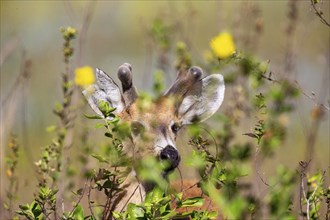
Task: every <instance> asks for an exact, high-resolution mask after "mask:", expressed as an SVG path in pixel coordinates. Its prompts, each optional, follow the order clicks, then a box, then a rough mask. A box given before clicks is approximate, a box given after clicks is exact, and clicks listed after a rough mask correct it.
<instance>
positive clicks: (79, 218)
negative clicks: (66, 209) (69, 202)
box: [73, 205, 84, 220]
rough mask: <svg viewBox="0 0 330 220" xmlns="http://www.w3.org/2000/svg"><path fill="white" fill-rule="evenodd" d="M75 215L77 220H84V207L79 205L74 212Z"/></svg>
mask: <svg viewBox="0 0 330 220" xmlns="http://www.w3.org/2000/svg"><path fill="white" fill-rule="evenodd" d="M73 217H74V219H75V220H84V209H83V208H82V207H81V205H78V206H77V207H76V209H75V210H74V212H73Z"/></svg>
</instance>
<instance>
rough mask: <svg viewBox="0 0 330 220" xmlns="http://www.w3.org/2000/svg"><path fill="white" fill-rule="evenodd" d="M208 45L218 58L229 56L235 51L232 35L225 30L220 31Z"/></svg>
mask: <svg viewBox="0 0 330 220" xmlns="http://www.w3.org/2000/svg"><path fill="white" fill-rule="evenodd" d="M210 47H211V49H212V51H213V52H214V54H215V55H216V56H217V57H219V58H220V59H225V58H227V57H230V56H231V55H233V53H235V50H236V47H235V44H234V40H233V37H232V36H231V34H230V33H229V32H227V31H225V32H222V33H220V34H219V35H218V36H216V37H214V38H213V39H212V40H211V41H210Z"/></svg>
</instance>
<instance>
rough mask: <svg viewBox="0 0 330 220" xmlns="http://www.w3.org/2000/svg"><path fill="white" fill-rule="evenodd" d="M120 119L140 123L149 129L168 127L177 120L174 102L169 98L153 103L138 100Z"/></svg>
mask: <svg viewBox="0 0 330 220" xmlns="http://www.w3.org/2000/svg"><path fill="white" fill-rule="evenodd" d="M121 118H122V119H123V120H127V121H140V122H143V123H144V124H146V125H148V126H149V127H151V128H156V127H158V126H165V125H169V124H170V123H171V122H172V121H174V120H176V119H177V118H176V115H175V108H174V102H173V100H171V99H170V98H162V99H160V100H156V101H154V102H150V101H145V100H140V99H138V100H136V102H135V103H133V104H132V105H131V106H130V108H129V110H128V111H127V112H125V113H124V115H122V116H121Z"/></svg>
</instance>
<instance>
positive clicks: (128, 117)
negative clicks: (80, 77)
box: [83, 63, 225, 212]
mask: <svg viewBox="0 0 330 220" xmlns="http://www.w3.org/2000/svg"><path fill="white" fill-rule="evenodd" d="M95 75H96V82H95V83H94V84H92V85H90V86H89V87H88V88H86V89H85V90H84V91H83V94H84V96H85V97H86V99H87V102H88V104H89V106H90V107H91V108H92V110H93V111H94V112H95V113H96V114H97V115H99V116H100V117H103V118H105V116H104V115H103V114H102V111H101V110H100V107H99V104H98V103H99V102H100V101H102V102H107V103H109V105H110V106H111V107H113V108H114V109H115V110H114V112H113V113H114V114H116V115H117V116H118V117H119V118H120V119H121V120H122V121H125V122H126V123H128V124H129V125H130V126H131V134H130V135H129V136H130V137H129V138H128V141H127V143H126V142H125V153H127V154H129V155H134V160H142V159H143V158H144V157H145V156H146V155H151V156H153V157H155V158H157V160H160V161H166V162H167V163H168V166H167V167H166V168H164V169H165V170H164V171H163V173H162V175H163V176H164V178H165V179H166V176H167V175H168V174H169V173H171V172H172V171H173V170H175V169H176V168H177V167H178V166H179V164H180V161H181V156H180V153H179V151H178V148H177V146H176V139H177V135H178V132H179V130H180V129H181V128H182V127H184V126H186V125H189V124H192V123H197V122H202V121H205V120H206V119H208V118H209V117H211V116H212V115H213V114H214V113H215V112H216V111H217V110H218V109H219V107H220V105H221V104H222V102H223V99H224V92H225V84H224V79H223V76H222V75H221V74H211V75H209V76H206V77H203V75H204V73H203V70H202V69H201V68H200V67H197V66H192V67H190V68H187V69H184V70H180V71H179V72H178V74H177V78H176V80H175V81H174V83H173V84H172V85H171V86H170V88H169V89H168V90H167V91H166V92H165V93H164V94H163V95H162V96H161V97H160V98H159V99H157V100H156V101H155V102H154V103H151V105H150V106H148V107H147V108H143V109H141V108H140V107H139V102H140V101H139V94H138V92H137V89H136V87H135V86H134V84H133V74H132V67H131V65H130V64H129V63H124V64H122V65H121V66H120V67H119V68H118V71H117V76H118V78H119V80H120V82H121V86H122V90H121V89H120V88H119V86H118V85H117V84H116V83H115V81H114V80H113V79H112V78H111V77H110V76H109V75H107V74H106V73H105V72H104V71H102V70H101V69H98V68H96V70H95ZM108 119H109V120H111V118H108ZM143 135H147V136H148V138H147V140H148V141H147V142H146V141H145V140H146V139H145V138H144V139H143V138H141V137H142V136H143ZM133 164H134V163H133ZM182 182H183V184H181V187H182V185H184V186H188V185H189V181H188V182H187V183H185V182H184V181H182ZM170 184H171V183H170ZM177 185H179V184H177ZM122 186H123V188H124V193H123V194H122V196H121V197H120V198H119V199H118V200H117V201H118V202H117V203H116V204H115V208H114V210H115V211H119V212H120V211H124V210H125V209H126V207H127V205H128V204H129V203H135V204H141V203H142V202H143V201H144V199H145V197H146V194H147V193H148V192H149V191H150V190H152V188H153V186H152V184H149V183H146V182H143V181H140V180H139V176H138V174H137V173H136V172H135V168H134V167H133V169H132V172H131V173H130V174H129V175H128V176H127V178H126V179H125V181H124V182H123V183H122ZM124 186H125V187H124ZM190 191H191V192H194V190H193V189H190ZM199 192H200V191H199Z"/></svg>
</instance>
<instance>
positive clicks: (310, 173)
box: [1, 0, 330, 220]
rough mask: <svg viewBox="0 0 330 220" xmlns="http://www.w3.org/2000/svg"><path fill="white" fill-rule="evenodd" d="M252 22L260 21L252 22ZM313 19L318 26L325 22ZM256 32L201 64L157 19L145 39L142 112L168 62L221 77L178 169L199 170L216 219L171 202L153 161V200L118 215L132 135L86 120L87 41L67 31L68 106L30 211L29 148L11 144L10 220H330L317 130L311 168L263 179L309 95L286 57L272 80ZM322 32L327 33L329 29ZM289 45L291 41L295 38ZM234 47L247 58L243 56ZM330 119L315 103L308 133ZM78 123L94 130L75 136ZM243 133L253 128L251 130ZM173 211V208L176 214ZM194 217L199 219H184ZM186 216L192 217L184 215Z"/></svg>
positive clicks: (224, 42) (310, 138)
mask: <svg viewBox="0 0 330 220" xmlns="http://www.w3.org/2000/svg"><path fill="white" fill-rule="evenodd" d="M295 4H296V3H295V1H290V3H289V9H290V10H291V13H293V14H291V16H289V21H288V28H289V29H290V28H291V29H294V28H295V25H296V24H295V22H296V20H295V19H296V16H295V15H294V13H295V7H296V5H295ZM311 4H312V6H313V8H314V9H315V10H320V9H317V8H316V5H318V4H319V2H318V1H315V0H314V1H313V0H312V3H311ZM91 10H92V9H91ZM317 12H319V11H317ZM87 15H90V14H89V13H87ZM252 15H253V16H257V14H256V13H254V14H252V12H251V16H252ZM317 15H318V16H322V13H317ZM87 17H88V16H87ZM321 18H322V19H325V18H324V17H323V16H322V17H321ZM86 22H89V20H88V19H86ZM255 22H256V28H255V29H254V30H253V31H251V32H249V33H245V35H244V34H243V36H240V37H237V38H235V37H233V34H232V33H230V32H228V31H224V32H221V33H220V34H219V35H218V36H216V37H215V38H214V39H212V40H211V41H210V49H208V50H207V51H205V52H204V58H203V60H198V59H195V58H194V56H193V55H192V54H191V51H190V47H189V46H188V45H189V42H186V41H185V40H181V39H176V38H174V37H173V36H174V35H173V34H172V33H173V31H175V30H174V27H173V26H172V24H171V23H170V22H169V21H168V20H166V18H164V19H161V18H157V19H155V20H154V22H153V23H152V25H151V26H150V27H149V29H148V30H147V33H148V37H149V38H148V39H150V41H151V42H152V43H151V44H152V45H153V48H154V50H155V51H158V53H157V58H158V60H157V68H158V69H157V70H155V71H154V84H153V93H151V94H150V93H146V92H144V93H141V94H140V95H141V96H142V97H143V102H142V104H141V105H142V106H143V105H144V104H147V103H148V102H150V101H153V100H156V99H157V98H158V96H159V95H160V94H162V91H163V90H164V88H165V86H164V84H165V81H166V77H167V75H166V74H167V71H168V69H169V66H171V63H170V62H169V61H170V60H174V62H173V63H174V64H173V65H172V66H173V68H174V69H175V70H177V71H178V70H180V69H182V68H187V67H190V66H191V65H195V64H198V65H200V66H201V67H202V68H203V69H204V70H205V72H207V73H209V74H212V73H219V72H220V73H224V77H225V82H226V89H227V92H226V94H225V96H226V99H225V102H226V103H225V106H224V107H221V108H220V110H219V112H218V113H217V114H216V115H215V116H213V117H212V118H211V119H210V120H209V121H210V122H209V123H208V124H205V123H204V124H193V125H191V126H189V127H187V130H186V132H187V133H188V135H189V141H188V143H186V145H188V146H190V147H191V149H192V150H191V151H189V154H190V155H188V156H187V157H186V158H184V159H183V162H182V164H183V166H187V167H190V169H194V170H196V173H197V175H196V182H195V185H196V186H198V187H200V188H201V189H202V191H203V195H206V196H208V197H210V198H211V199H212V201H213V202H214V203H215V204H216V206H217V207H218V208H217V210H208V209H200V208H199V207H201V206H202V205H203V204H204V203H205V199H204V197H203V196H202V195H201V197H194V198H184V197H183V192H179V193H174V192H172V191H171V190H170V189H169V187H168V185H167V182H166V181H164V179H163V178H162V177H161V175H160V173H161V170H162V169H163V167H164V166H166V165H164V164H162V163H160V162H158V161H157V160H155V159H154V158H153V157H150V158H146V159H145V160H143V161H142V162H141V164H139V171H138V172H139V174H140V175H141V177H142V178H144V180H148V181H153V182H155V183H156V185H157V186H156V187H155V188H154V189H153V190H152V191H151V192H150V193H148V195H147V197H146V199H145V201H144V203H142V204H128V207H127V210H125V211H123V212H114V210H113V206H112V205H113V203H114V199H115V198H116V197H117V196H118V195H119V194H120V193H121V192H122V189H121V188H120V184H121V183H122V182H123V180H124V179H125V177H126V176H127V174H128V173H129V172H130V170H131V164H130V163H131V161H132V160H131V159H130V157H129V156H128V155H125V153H124V151H123V144H124V141H125V137H127V136H128V134H129V133H130V132H131V128H130V127H129V126H128V125H127V124H125V123H123V122H122V121H121V120H120V118H119V117H118V116H117V115H115V114H114V113H113V111H114V110H115V109H113V108H111V106H109V105H108V104H107V103H105V102H104V103H102V102H101V103H99V106H100V108H101V110H102V113H103V114H104V115H105V116H107V117H108V118H110V119H102V118H101V117H99V116H95V115H88V114H86V112H87V111H88V110H87V109H88V108H87V107H86V106H87V105H86V102H85V101H83V97H82V96H81V95H80V91H81V89H82V88H84V87H86V86H87V85H88V84H91V83H93V82H94V79H93V74H91V71H93V70H92V69H91V68H90V67H89V66H85V64H84V65H81V66H84V67H82V68H81V67H79V68H74V64H73V62H72V59H73V58H74V57H75V56H78V55H77V54H76V51H79V50H78V49H76V48H75V47H74V45H75V41H76V40H78V41H79V42H81V41H80V39H81V38H84V36H81V35H83V34H84V32H86V31H87V30H86V29H82V31H77V30H76V29H75V28H72V27H66V28H61V30H60V32H61V34H62V39H63V41H64V43H63V49H62V54H63V61H64V67H63V69H64V70H63V73H62V74H60V75H59V77H58V78H59V79H61V90H62V97H61V101H59V102H57V103H55V107H54V109H53V113H54V115H56V117H57V121H58V123H57V124H56V125H51V126H49V127H48V128H47V131H48V132H49V133H50V134H51V135H53V138H52V140H51V141H50V143H49V144H48V145H46V146H45V147H43V148H42V151H41V154H40V156H39V159H38V160H37V161H35V162H34V164H35V173H36V175H37V179H38V181H37V185H36V187H35V191H34V192H35V193H34V197H33V198H31V199H30V201H29V202H28V203H27V204H22V202H21V201H20V200H19V197H20V195H19V194H18V181H19V178H20V174H19V173H18V170H17V164H18V163H20V156H21V154H22V153H24V151H23V145H24V143H20V142H19V141H18V138H17V137H16V136H15V135H11V137H10V139H9V142H8V143H7V145H8V147H7V148H6V154H5V155H6V157H5V161H6V166H5V168H6V177H5V181H6V182H8V184H6V187H7V188H6V194H5V195H6V196H5V197H3V201H2V202H3V206H4V208H5V217H6V218H7V219H91V220H92V219H172V218H178V219H180V218H184V217H190V218H191V219H200V220H202V219H205V220H206V219H217V216H220V217H221V218H224V219H328V220H330V187H329V181H328V180H329V173H328V172H329V170H328V169H329V168H317V169H315V167H313V166H312V164H313V162H314V161H313V159H314V158H313V152H314V151H315V148H314V146H315V139H316V136H317V129H315V131H312V132H311V133H310V134H308V135H307V138H306V142H307V143H306V146H307V147H306V149H305V150H306V156H305V160H301V161H300V162H298V163H297V164H295V166H296V168H295V169H291V168H289V167H286V166H283V165H281V164H273V167H274V170H275V173H274V174H273V175H272V176H268V177H266V176H265V175H264V174H263V171H262V170H263V169H262V167H263V165H264V163H265V161H267V160H268V159H270V158H272V157H273V156H274V154H275V153H276V152H277V151H278V150H279V149H280V148H282V147H283V145H284V143H285V142H286V141H287V140H288V139H290V138H291V137H290V133H289V131H288V126H289V125H288V118H290V117H291V116H292V114H293V113H295V111H297V104H296V101H297V100H298V99H299V98H301V97H303V98H309V95H308V94H307V93H306V91H304V90H303V88H301V87H300V86H299V85H298V84H297V83H296V82H295V81H294V80H293V78H292V77H291V76H292V74H293V71H294V68H295V67H294V58H293V57H292V56H291V55H290V53H291V52H292V51H290V48H288V51H287V59H286V62H287V63H285V64H284V67H283V71H284V72H285V73H286V75H287V77H281V75H280V74H277V73H276V72H274V71H273V70H272V69H271V61H269V60H262V59H260V58H258V57H257V55H256V53H255V51H253V48H256V46H257V45H256V44H257V43H256V42H249V41H246V39H248V38H249V37H250V36H258V35H260V34H261V32H262V28H263V27H262V26H260V24H259V23H258V22H259V20H258V17H256V20H255ZM322 22H323V23H325V25H327V24H328V23H327V21H326V19H325V21H322ZM252 32H253V33H252ZM286 37H287V39H288V41H290V40H291V39H290V38H292V36H291V35H290V31H289V32H288V34H287V36H286ZM233 39H235V41H234V40H233ZM255 40H256V41H257V37H256V38H255ZM228 45H229V46H228ZM238 45H244V47H245V48H250V50H248V49H247V50H246V51H243V50H240V49H238ZM242 48H243V46H242ZM251 48H252V49H251ZM222 50H225V51H222ZM59 63H60V61H59ZM74 70H75V71H74ZM74 72H75V75H74ZM77 100H79V101H77ZM313 100H314V99H313ZM2 104H3V103H2ZM328 114H329V107H328V106H327V105H326V104H323V103H315V106H314V107H313V109H312V113H311V122H310V123H311V124H312V125H313V126H314V127H315V128H316V127H317V125H318V124H319V123H321V122H322V120H324V119H325V118H326V117H328ZM77 118H80V119H81V120H83V121H89V122H91V124H92V125H90V124H88V125H86V126H85V127H83V128H81V127H79V126H75V123H77ZM247 123H249V124H252V125H253V126H251V127H250V128H249V127H247V126H246V124H247ZM93 129H96V131H95V130H93ZM12 132H15V131H12ZM180 132H181V131H180ZM184 132H185V131H182V133H184ZM95 133H104V140H100V141H99V143H95V140H93V141H91V134H92V135H93V134H95ZM73 137H78V138H73ZM104 143H106V144H104ZM74 148H77V149H79V150H77V149H74ZM72 153H75V156H74V158H72V157H70V156H69V155H70V154H72ZM73 160H76V161H73ZM292 162H293V163H296V162H295V161H292ZM180 169H181V168H180ZM182 169H184V168H182ZM178 173H180V170H179V171H175V172H174V174H173V175H171V176H170V179H180V177H178ZM157 174H159V175H157ZM1 181H3V178H2V180H1ZM183 191H184V190H183ZM1 196H3V195H1ZM173 203H174V204H175V205H176V206H175V207H173V205H171V204H173ZM17 206H18V207H17ZM190 207H194V208H196V209H195V210H194V211H191V210H190V209H187V208H190ZM182 208H183V209H184V210H186V211H184V212H181V211H180V212H179V209H180V210H182Z"/></svg>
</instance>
